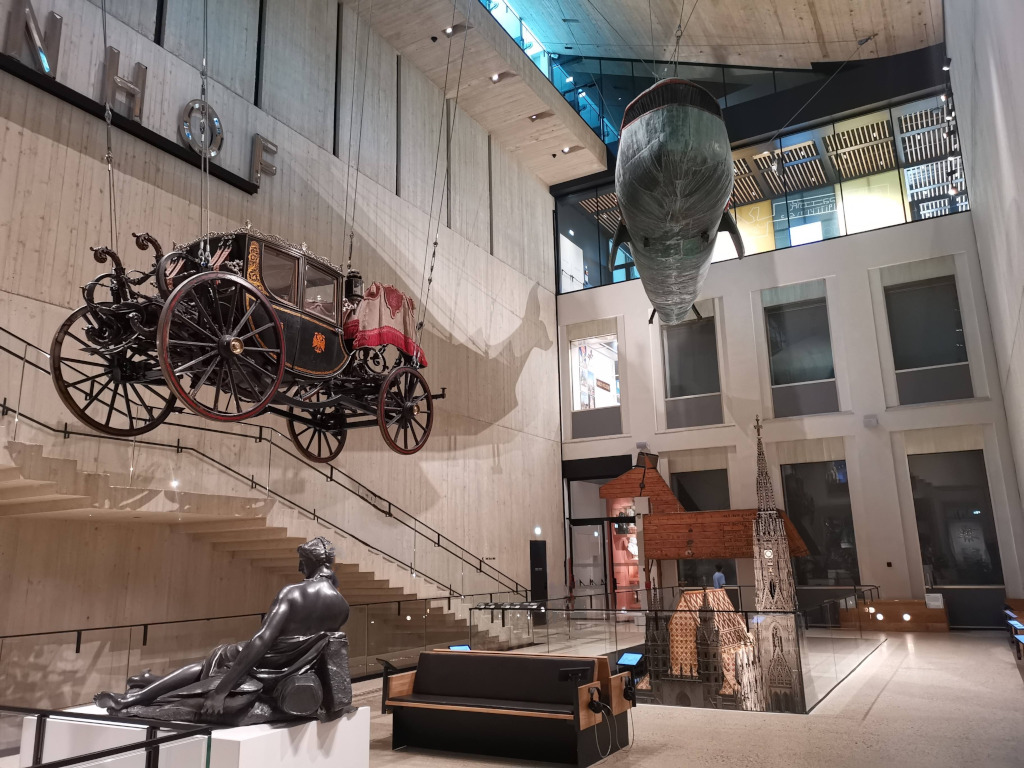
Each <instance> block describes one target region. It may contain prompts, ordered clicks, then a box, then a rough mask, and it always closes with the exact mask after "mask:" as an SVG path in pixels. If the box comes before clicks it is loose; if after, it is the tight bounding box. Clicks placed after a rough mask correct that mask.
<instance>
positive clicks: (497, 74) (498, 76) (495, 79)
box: [491, 72, 501, 83]
mask: <svg viewBox="0 0 1024 768" xmlns="http://www.w3.org/2000/svg"><path fill="white" fill-rule="evenodd" d="M499 80H501V73H500V72H495V73H494V74H493V75H491V82H492V83H496V82H498V81H499Z"/></svg>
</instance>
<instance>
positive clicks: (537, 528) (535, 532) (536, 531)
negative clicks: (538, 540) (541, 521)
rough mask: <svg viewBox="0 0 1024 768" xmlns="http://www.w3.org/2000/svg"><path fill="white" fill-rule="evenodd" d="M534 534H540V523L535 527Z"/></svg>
mask: <svg viewBox="0 0 1024 768" xmlns="http://www.w3.org/2000/svg"><path fill="white" fill-rule="evenodd" d="M533 535H534V536H540V526H539V525H538V526H536V527H535V528H534V529H533Z"/></svg>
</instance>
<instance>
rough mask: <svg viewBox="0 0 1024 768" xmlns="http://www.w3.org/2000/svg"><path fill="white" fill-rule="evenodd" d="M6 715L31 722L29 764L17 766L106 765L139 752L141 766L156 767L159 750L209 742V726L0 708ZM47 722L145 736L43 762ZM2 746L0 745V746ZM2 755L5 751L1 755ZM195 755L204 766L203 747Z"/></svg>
mask: <svg viewBox="0 0 1024 768" xmlns="http://www.w3.org/2000/svg"><path fill="white" fill-rule="evenodd" d="M5 714H6V715H10V716H12V717H18V718H19V719H21V718H23V717H24V718H29V717H31V718H35V722H34V733H33V737H32V755H31V762H26V760H25V757H26V756H25V755H21V756H20V757H21V760H20V764H21V765H31V766H37V767H38V768H71V767H72V766H86V765H96V764H99V761H107V760H110V759H111V758H117V757H121V756H127V755H130V754H133V753H137V752H141V753H143V754H144V755H145V765H146V766H147V768H148V767H149V766H157V765H159V760H160V758H159V755H160V749H161V747H165V746H167V745H169V744H174V743H180V742H183V741H186V740H188V739H196V738H201V737H205V738H206V739H209V738H210V735H211V734H212V733H213V727H212V726H209V725H195V724H192V723H175V722H170V721H164V720H146V719H143V718H137V717H113V716H111V715H97V714H91V713H85V712H65V711H60V710H52V709H35V708H32V707H9V706H3V705H0V716H2V715H5ZM51 720H65V721H67V720H70V721H79V722H83V723H98V724H101V725H104V726H109V725H120V726H124V727H126V728H133V727H134V728H137V729H138V730H139V731H140V732H142V731H143V729H144V732H145V738H144V739H143V740H142V741H138V742H133V743H131V744H125V745H122V746H119V747H108V748H107V749H99V750H94V751H92V752H87V753H84V754H81V755H72V756H69V757H64V758H60V759H57V760H49V761H47V762H43V758H44V755H45V751H46V733H47V727H46V726H47V724H48V723H49V722H50V721H51ZM23 727H24V726H23ZM160 731H173V733H170V734H168V735H166V736H160V735H159V733H160ZM0 746H2V745H0ZM4 754H6V750H5V752H4ZM197 754H198V759H197V760H196V765H197V766H199V765H203V766H206V765H208V761H209V750H208V749H207V746H206V745H204V746H203V747H202V748H201V749H200V750H199V752H198V753H197Z"/></svg>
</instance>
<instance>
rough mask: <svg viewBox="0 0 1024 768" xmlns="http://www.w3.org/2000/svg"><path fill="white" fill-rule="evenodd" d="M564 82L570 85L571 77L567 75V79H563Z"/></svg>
mask: <svg viewBox="0 0 1024 768" xmlns="http://www.w3.org/2000/svg"><path fill="white" fill-rule="evenodd" d="M565 82H567V83H571V82H572V75H569V76H568V77H567V78H565Z"/></svg>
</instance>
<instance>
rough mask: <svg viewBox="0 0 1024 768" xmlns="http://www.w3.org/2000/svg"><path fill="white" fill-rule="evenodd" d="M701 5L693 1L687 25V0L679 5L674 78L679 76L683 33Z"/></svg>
mask: <svg viewBox="0 0 1024 768" xmlns="http://www.w3.org/2000/svg"><path fill="white" fill-rule="evenodd" d="M698 5H700V0H694V1H693V7H692V8H690V15H689V16H687V17H686V23H685V24H684V23H683V9H684V8H685V7H686V0H682V2H680V3H679V23H678V24H676V45H675V48H673V49H672V62H673V69H672V75H673V77H675V76H677V75H678V74H679V45H680V43H682V42H683V33H684V32H686V28H687V27H688V26H690V19H691V18H693V12H694V11H696V10H697V6H698Z"/></svg>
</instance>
